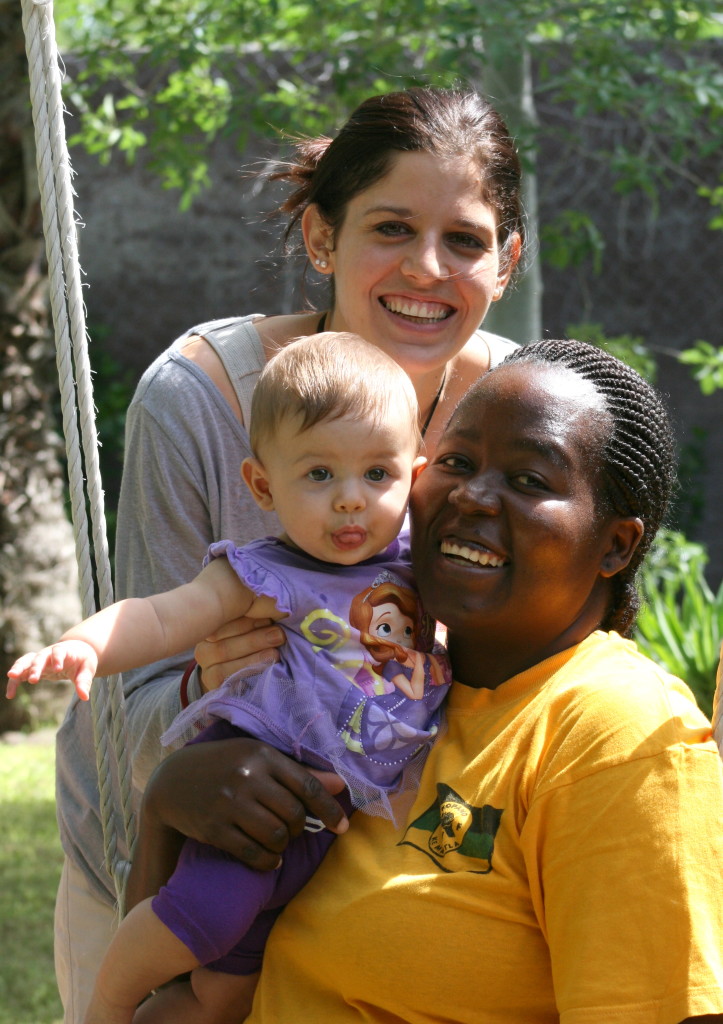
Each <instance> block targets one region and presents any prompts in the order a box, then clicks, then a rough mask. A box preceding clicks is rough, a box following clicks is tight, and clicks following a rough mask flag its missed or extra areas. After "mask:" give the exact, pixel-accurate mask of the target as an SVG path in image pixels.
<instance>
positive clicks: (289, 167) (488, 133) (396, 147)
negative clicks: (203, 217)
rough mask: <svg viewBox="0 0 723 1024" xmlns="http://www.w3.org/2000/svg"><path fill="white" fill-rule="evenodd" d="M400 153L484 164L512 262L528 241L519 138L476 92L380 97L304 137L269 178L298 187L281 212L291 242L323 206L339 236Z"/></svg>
mask: <svg viewBox="0 0 723 1024" xmlns="http://www.w3.org/2000/svg"><path fill="white" fill-rule="evenodd" d="M398 153H432V154H436V155H438V156H441V157H449V156H458V155H460V154H464V155H466V156H470V157H471V158H472V159H474V160H475V161H476V162H477V165H478V167H479V170H480V185H481V189H482V196H483V198H484V200H485V202H487V203H489V204H490V206H492V207H493V209H494V210H495V211H496V213H497V222H498V226H497V241H498V245H499V248H500V256H501V260H502V262H503V265H504V261H505V258H506V257H508V256H509V254H510V251H511V249H512V242H513V238H514V235H515V234H517V235H519V237H520V240H521V242H523V241H524V235H525V232H524V224H523V213H522V204H521V196H520V187H521V170H520V161H519V158H518V155H517V149H516V147H515V143H514V140H513V139H512V137H511V135H510V133H509V131H508V129H507V125H506V124H505V122H504V120H503V119H502V117H501V116H500V115H499V114H498V113H497V111H496V110H495V109H494V108H493V107H492V106H491V104H490V103H489V102H488V101H487V100H486V99H484V98H483V97H482V96H480V95H478V94H477V93H476V92H473V91H457V90H455V89H433V88H412V89H406V90H404V91H403V92H392V93H385V94H383V95H380V96H372V97H371V98H369V99H367V100H365V101H364V102H363V103H361V104H360V105H359V106H358V107H357V108H356V110H354V111H353V113H352V114H351V115H350V117H349V119H348V120H347V121H346V123H345V124H344V125H343V126H342V128H341V129H340V130H339V132H338V133H337V135H336V136H335V137H334V138H333V139H331V138H327V137H320V138H315V139H312V138H302V139H297V140H296V145H295V158H294V159H291V160H290V161H288V162H286V163H279V164H277V165H275V167H274V169H273V171H272V173H270V174H269V175H268V176H269V178H270V179H271V180H272V181H286V182H287V183H289V184H291V185H293V186H294V188H293V191H292V192H291V194H290V195H289V196H288V198H287V199H286V201H285V202H284V203H283V204H282V205H281V206H280V208H279V211H280V212H283V213H285V214H289V215H290V219H289V223H288V226H287V229H286V234H285V238H286V241H287V243H288V241H289V238H290V236H291V234H292V233H293V231H294V229H295V228H296V226H297V225H298V223H299V221H300V219H301V217H302V215H303V213H304V210H306V208H307V207H308V206H309V205H311V204H312V203H314V204H316V205H317V206H318V208H319V211H320V212H321V214H322V216H323V217H324V219H325V220H326V222H327V223H328V224H330V225H331V227H332V228H333V229H334V231H335V232H336V231H338V230H339V228H340V227H341V226H342V224H343V222H344V217H345V214H346V210H347V206H348V204H349V201H350V200H351V199H353V198H354V197H355V196H357V195H359V193H361V192H363V191H364V190H365V189H367V188H369V187H370V186H371V185H373V184H375V183H376V182H377V181H379V180H380V179H381V178H383V177H384V175H385V174H386V173H387V171H388V170H389V167H390V164H391V162H392V160H393V158H394V157H395V156H396V154H398Z"/></svg>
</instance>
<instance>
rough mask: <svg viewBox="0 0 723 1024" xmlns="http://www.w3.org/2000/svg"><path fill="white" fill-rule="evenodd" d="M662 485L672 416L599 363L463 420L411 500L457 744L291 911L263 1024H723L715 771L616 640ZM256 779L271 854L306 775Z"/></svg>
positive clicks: (485, 386) (263, 997)
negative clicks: (446, 659)
mask: <svg viewBox="0 0 723 1024" xmlns="http://www.w3.org/2000/svg"><path fill="white" fill-rule="evenodd" d="M672 479H673V441H672V435H671V431H670V426H669V423H668V418H667V415H666V412H665V409H664V407H663V405H662V403H661V402H660V399H659V398H658V396H657V394H656V393H655V391H654V390H653V389H652V387H650V385H648V384H647V383H646V382H644V381H643V380H642V379H641V378H640V377H639V376H638V375H637V374H636V373H635V372H634V371H633V370H631V369H630V368H628V367H626V366H624V365H623V364H622V363H620V362H619V361H618V360H616V359H614V358H613V357H612V356H609V355H607V354H606V353H603V352H601V351H600V350H598V349H595V348H593V347H591V346H588V345H585V344H582V343H579V342H541V343H538V344H536V345H531V346H527V347H526V348H525V349H522V350H520V351H518V352H516V353H515V354H514V355H513V356H511V357H509V358H508V359H507V360H506V361H505V362H504V363H503V364H502V365H501V366H500V367H498V368H497V369H495V370H493V371H491V372H490V373H488V374H487V375H485V376H484V377H483V378H481V379H480V381H479V382H478V383H477V384H476V385H475V386H474V387H473V389H472V390H471V391H470V392H469V393H468V394H467V396H466V397H465V398H464V399H463V401H462V403H461V404H460V406H459V408H458V410H457V412H456V413H455V414H454V416H453V417H452V420H451V422H450V424H449V425H448V427H447V429H446V431H445V433H444V435H443V437H442V439H441V441H440V444H439V446H438V449H437V451H436V453H435V456H434V458H433V460H432V462H431V464H430V465H429V466H428V467H427V468H426V469H425V470H424V472H423V473H422V474H421V475H420V477H419V478H418V481H417V483H416V484H415V487H414V490H413V494H412V518H413V541H412V554H413V559H414V565H415V571H416V575H417V580H418V584H419V588H420V591H421V593H422V597H423V600H424V602H425V604H426V606H427V607H428V609H429V611H430V613H431V614H432V615H434V616H435V617H436V618H437V619H438V620H439V621H441V622H443V623H444V624H445V625H446V626H447V628H448V645H449V653H450V657H451V659H452V664H453V667H454V672H455V684H454V685H453V687H452V692H451V695H450V698H449V702H448V706H447V730H446V732H445V733H444V734H443V735H442V736H441V738H440V739H439V740H438V741H437V743H436V744H435V746H434V747H433V749H432V752H431V754H430V756H429V758H428V761H427V763H426V765H425V768H424V772H423V775H422V779H421V783H420V787H419V790H418V792H417V793H416V794H413V795H412V796H411V798H409V800H408V806H406V807H404V808H400V809H399V810H400V813H399V815H398V818H399V820H400V821H401V822H402V823H401V824H400V825H399V826H398V827H395V826H394V825H393V824H392V823H391V822H388V821H383V820H381V819H374V818H372V817H369V816H366V815H357V816H356V817H355V818H354V820H353V823H352V827H351V829H350V831H349V833H348V834H347V835H343V836H342V837H341V838H340V839H339V840H338V841H337V842H336V843H335V844H334V847H333V849H332V852H331V854H330V855H329V857H328V858H327V860H326V861H325V862H324V864H323V865H322V868H321V869H320V870H319V872H318V873H317V874H316V875H315V877H314V878H313V879H312V881H311V882H310V883H309V885H308V886H307V887H306V888H305V889H304V890H303V891H302V892H301V893H300V894H299V895H298V896H297V897H296V898H295V899H294V900H293V901H292V903H291V904H290V905H289V907H288V908H287V909H286V910H285V912H284V913H283V915H282V916H281V918H280V919H279V921H278V922H277V924H276V926H275V928H274V930H273V932H272V935H271V939H270V942H269V945H268V947H267V951H266V955H265V959H264V967H263V970H262V974H261V981H260V984H259V988H258V990H257V994H256V999H255V1002H254V1007H253V1010H252V1013H251V1016H250V1017H249V1018H248V1020H249V1022H252V1024H282V1022H283V1024H286V1022H288V1024H291V1022H294V1024H305V1022H309V1024H311V1022H314V1024H318V1022H320V1021H324V1022H326V1021H329V1022H333V1024H345V1022H349V1024H352V1022H369V1024H391V1022H402V1021H403V1022H409V1024H422V1022H423V1024H442V1022H445V1024H449V1022H454V1024H498V1022H499V1024H502V1022H504V1024H553V1022H558V1021H560V1022H562V1024H597V1022H599V1024H603V1022H604V1024H609V1022H612V1021H615V1022H616V1024H617V1022H626V1024H627V1022H629V1024H652V1022H655V1024H680V1022H688V1021H692V1020H699V1021H723V891H722V890H723V887H722V886H721V878H722V877H723V835H722V834H721V827H720V825H721V817H722V815H721V812H722V811H723V771H722V766H721V761H720V759H719V757H718V753H717V750H716V747H715V744H714V743H713V742H712V740H711V729H710V724H709V723H708V722H707V720H706V719H705V717H704V716H703V715H702V713H701V712H700V711H699V710H698V709H697V707H696V705H695V701H694V698H693V696H692V694H691V692H690V691H689V690H688V688H687V687H686V686H685V685H684V683H682V682H680V681H679V680H677V679H674V678H672V677H669V676H667V675H666V674H665V673H664V672H663V671H662V670H661V669H659V668H658V667H657V666H656V665H654V664H653V663H652V662H650V661H649V660H648V659H647V658H645V657H643V656H642V655H641V654H640V653H639V652H638V651H637V649H636V647H635V645H634V644H633V643H632V641H630V640H627V639H625V636H626V635H628V634H629V633H630V630H631V628H632V626H633V623H634V619H635V611H636V606H637V595H636V590H635V576H636V573H637V570H638V568H639V566H640V563H641V561H642V558H643V557H644V554H645V552H646V551H647V549H648V548H649V546H650V543H651V541H652V540H653V537H654V536H655V532H656V530H657V529H658V527H659V525H660V523H661V521H662V519H663V517H664V515H665V511H666V507H667V503H668V499H669V495H670V490H671V485H672ZM173 756H174V757H176V756H178V755H173ZM181 756H182V755H181ZM262 757H266V755H265V754H264V755H257V756H256V759H255V760H253V759H252V760H251V761H250V762H248V763H247V764H246V766H245V768H244V772H245V778H246V779H248V778H249V774H250V776H251V782H252V785H251V788H252V789H254V792H255V797H254V800H253V801H251V810H250V811H248V809H247V808H248V805H245V809H244V812H243V813H244V815H245V816H244V817H239V818H237V820H240V821H242V822H243V827H244V828H245V829H246V830H248V831H249V832H250V833H251V834H252V835H254V836H255V838H256V840H260V841H262V845H265V846H266V847H267V849H270V850H272V851H273V850H275V849H276V847H277V846H278V845H281V844H282V842H283V837H282V838H281V839H280V838H279V833H284V832H287V831H292V832H293V831H294V830H295V829H297V828H298V825H297V824H296V821H295V817H296V816H298V813H299V806H301V805H299V806H296V807H293V805H295V804H298V801H297V799H296V798H295V797H294V795H293V794H291V793H287V794H286V797H285V798H284V799H283V800H282V799H281V797H280V795H279V794H280V792H281V791H283V792H286V789H285V785H286V783H287V782H288V780H289V778H290V777H291V775H293V776H294V781H293V782H292V783H291V785H292V788H293V789H295V791H296V793H297V794H298V793H300V788H299V787H300V785H301V783H300V778H301V776H300V775H295V774H294V773H295V769H293V768H288V767H287V766H283V765H282V764H281V762H277V761H273V764H272V769H271V771H270V772H267V773H266V774H264V772H262V771H260V769H259V763H260V760H261V758H262ZM195 763H196V762H194V764H195ZM269 763H271V762H269ZM176 770H178V768H176ZM236 771H237V772H238V761H237V766H236ZM163 774H164V769H163V768H162V769H161V770H160V772H159V773H158V775H157V776H156V778H155V779H154V780H153V782H152V784H151V786H150V788H149V791H148V796H147V802H146V810H147V815H146V817H145V826H146V827H147V828H148V829H149V831H148V832H147V836H146V840H145V841H144V845H146V846H147V841H148V839H149V838H150V839H153V838H154V837H155V838H158V837H160V838H163V836H164V835H165V834H166V831H167V830H166V829H165V826H164V825H163V824H162V822H163V819H164V816H165V814H166V810H165V808H164V807H163V806H162V805H164V804H166V803H168V794H167V793H165V795H164V789H166V790H167V786H165V784H164V783H163V778H162V777H163ZM280 782H281V783H283V785H281V786H280ZM238 793H239V790H238V789H237V790H236V791H234V790H233V789H232V790H230V791H229V793H227V795H226V800H227V802H228V803H229V804H230V803H231V802H233V801H234V800H235V799H236V797H237V796H238ZM244 800H246V797H244ZM314 800H316V801H317V803H316V806H317V807H318V806H319V804H318V800H319V798H318V797H315V798H314ZM176 802H177V798H176ZM308 802H309V801H308V800H307V803H308ZM234 813H240V812H238V811H234ZM337 817H338V815H337ZM330 821H331V818H330Z"/></svg>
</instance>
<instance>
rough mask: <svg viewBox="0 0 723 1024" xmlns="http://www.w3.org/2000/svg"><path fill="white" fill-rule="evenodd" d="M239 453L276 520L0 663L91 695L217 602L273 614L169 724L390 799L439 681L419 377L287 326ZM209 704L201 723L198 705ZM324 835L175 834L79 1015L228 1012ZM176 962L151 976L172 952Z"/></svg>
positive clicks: (200, 631) (427, 725) (164, 646)
mask: <svg viewBox="0 0 723 1024" xmlns="http://www.w3.org/2000/svg"><path fill="white" fill-rule="evenodd" d="M250 440H251V448H252V451H253V452H254V457H253V458H250V459H246V460H245V461H244V463H243V465H242V468H241V472H242V475H243V479H244V480H245V482H246V484H247V485H248V487H249V489H250V490H251V493H252V494H253V496H254V498H255V500H256V502H257V503H258V504H259V506H260V507H261V508H262V509H265V510H275V511H276V513H277V515H278V518H279V520H280V522H281V525H282V528H283V530H284V532H283V534H282V535H281V536H280V537H279V538H266V539H264V540H259V541H255V542H253V543H251V544H248V545H246V546H245V547H243V548H237V547H235V546H234V544H233V543H232V542H231V541H228V540H226V541H220V542H218V543H215V544H213V545H212V546H211V548H210V551H209V554H208V556H207V558H206V560H205V564H204V568H203V569H202V571H201V572H200V573H199V575H198V576H197V577H196V578H195V579H194V580H192V581H191V582H190V583H187V584H185V585H184V586H181V587H177V588H176V589H175V590H172V591H169V592H167V593H164V594H156V595H153V596H151V597H148V598H137V599H136V598H131V599H128V600H125V601H120V602H118V603H117V604H114V605H112V606H110V607H108V608H105V609H103V611H101V612H99V613H97V614H96V615H93V616H92V617H91V618H89V619H87V620H85V622H82V623H81V624H80V625H78V626H75V627H73V628H72V629H70V630H68V631H67V632H66V633H65V635H64V636H63V637H62V639H61V640H60V641H59V642H58V643H57V644H54V645H53V646H51V647H48V648H45V649H44V650H42V651H40V652H39V653H37V654H27V655H25V656H23V657H22V658H20V659H19V660H18V661H17V662H16V663H15V665H14V666H13V667H12V669H11V670H10V672H9V673H8V675H9V678H10V682H9V684H8V696H10V697H12V696H14V695H15V692H16V690H17V687H18V685H19V683H21V682H23V681H25V682H29V683H37V682H38V681H39V680H40V679H41V678H49V679H59V678H69V679H71V680H72V681H73V683H74V684H75V688H76V691H77V693H78V695H79V696H80V697H81V698H83V699H87V698H88V694H89V690H90V686H91V683H92V681H93V678H94V677H95V676H96V675H102V676H105V675H111V674H113V673H116V672H124V671H127V670H128V669H131V668H135V667H137V666H140V665H144V664H147V663H150V662H153V661H157V660H160V659H161V658H165V657H167V656H169V655H171V654H173V653H177V652H179V651H183V650H186V649H187V648H188V647H189V646H191V645H193V644H195V643H197V642H199V641H200V640H202V639H204V638H205V637H206V636H208V635H210V634H211V633H213V632H214V631H215V630H217V629H219V628H220V627H221V626H222V625H223V624H225V623H226V622H228V621H230V620H233V619H236V618H239V617H241V616H249V617H251V618H270V619H274V620H277V621H283V624H284V628H285V630H286V633H287V637H288V640H287V643H286V645H285V646H284V648H283V649H282V650H281V660H280V661H279V663H278V664H274V665H270V666H266V667H259V668H258V669H257V670H248V671H246V672H242V673H237V674H236V675H235V676H232V677H231V678H230V679H228V680H227V681H226V682H225V683H224V684H223V686H222V687H221V688H220V689H218V690H213V691H211V692H209V693H207V694H206V695H205V696H204V697H203V698H202V699H201V700H200V701H197V702H196V703H195V704H193V705H191V706H190V707H189V708H187V709H186V710H185V711H184V712H182V713H181V715H180V716H179V718H178V719H177V720H176V722H175V723H174V725H173V726H172V727H171V729H170V730H169V732H168V734H167V735H166V737H164V742H170V740H171V739H172V738H173V737H174V736H177V735H179V734H180V733H182V732H184V731H185V730H186V729H187V728H188V726H189V725H190V724H191V723H193V722H195V723H197V724H200V725H205V726H206V728H205V729H204V731H203V732H201V733H200V734H199V737H198V738H197V740H196V741H204V740H206V739H217V738H220V737H229V736H239V735H252V736H254V737H256V738H258V739H262V740H264V741H266V742H268V743H271V744H273V745H274V746H276V747H278V749H280V750H282V751H284V752H285V753H288V754H293V755H294V756H295V757H296V758H297V759H298V760H300V761H302V762H303V763H305V764H308V765H310V766H312V767H316V768H321V769H327V770H329V769H330V770H333V771H335V772H337V773H338V774H339V775H341V776H342V778H343V779H344V782H345V783H346V787H347V788H346V790H345V791H344V793H343V794H342V796H341V797H340V798H339V799H340V802H341V803H342V805H343V806H344V808H345V810H347V811H351V809H352V808H353V807H362V808H364V810H365V811H366V812H367V813H374V814H382V815H388V816H391V808H390V805H389V802H388V794H390V793H392V792H396V791H399V790H401V789H404V788H408V787H409V786H411V785H412V784H413V783H414V781H415V780H416V778H417V777H418V774H419V771H420V769H421V762H422V760H423V758H424V756H425V755H426V752H427V750H428V748H429V746H430V744H431V743H432V740H433V738H434V736H435V734H436V732H437V730H438V728H439V722H440V717H441V704H442V701H443V699H444V697H445V695H446V692H447V689H448V686H449V683H450V681H451V677H450V671H449V666H448V662H447V659H446V655H445V652H444V650H443V649H442V648H440V647H439V645H436V644H435V643H434V629H433V623H432V622H431V620H430V619H429V618H428V616H426V614H425V613H424V611H423V609H422V608H421V607H420V604H419V600H418V598H417V595H416V590H415V588H414V584H413V581H412V578H411V573H410V568H409V558H408V554H407V551H406V545H403V544H401V543H400V541H399V539H397V536H398V534H399V533H400V530H401V529H402V526H403V523H404V519H405V515H406V510H407V501H408V497H409V491H410V488H411V485H412V482H413V480H414V478H415V477H416V475H417V474H418V473H419V472H420V470H421V469H422V468H423V466H424V464H425V460H424V459H423V458H421V457H419V455H418V452H419V446H420V434H419V426H418V408H417V402H416V396H415V393H414V389H413V387H412V385H411V382H410V381H409V378H408V377H407V375H406V374H405V373H404V371H403V370H402V369H401V368H400V367H399V366H398V365H397V364H396V363H395V362H394V361H393V360H392V359H391V358H390V357H389V356H387V355H386V354H385V353H383V352H381V351H380V350H379V349H377V348H375V347H374V346H372V345H370V344H368V343H367V342H365V341H363V340H362V339H361V338H359V337H357V336H355V335H350V334H334V333H325V334H319V335H314V336H312V337H309V338H305V339H303V340H300V341H297V342H293V343H292V344H290V345H288V346H286V347H285V348H283V349H282V350H281V351H280V352H279V353H278V354H277V355H275V356H274V358H273V359H271V361H270V362H269V363H268V364H267V366H266V367H265V369H264V371H263V373H262V374H261V377H260V378H259V382H258V384H257V386H256V389H255V391H254V398H253V405H252V411H251V427H250ZM208 723H211V724H208ZM333 839H334V835H333V834H332V833H330V832H329V831H328V830H326V829H324V828H323V827H321V825H320V823H319V824H317V825H314V823H310V824H309V825H308V826H307V830H306V831H305V832H304V833H303V835H302V836H300V837H299V838H298V839H296V840H294V841H293V842H292V844H291V845H290V846H289V847H288V849H287V851H286V852H285V854H284V860H283V863H282V865H281V866H280V867H279V868H278V869H277V870H276V871H274V872H268V873H264V874H262V873H259V872H254V871H252V870H250V869H248V868H246V867H245V866H244V865H243V864H242V863H241V862H240V861H237V860H235V859H234V858H232V857H229V856H228V855H227V854H225V853H223V852H221V851H219V850H217V849H215V848H214V847H210V846H206V845H203V844H200V843H197V842H195V841H193V840H186V842H185V844H184V847H183V850H182V853H181V856H180V859H179V862H178V865H177V867H176V869H175V871H174V873H173V875H172V877H171V878H170V880H169V881H168V883H167V885H166V886H164V887H163V888H162V889H161V891H160V893H158V894H157V895H156V896H154V897H152V898H150V899H147V900H144V901H143V902H141V903H139V904H138V905H137V906H136V907H134V909H133V910H132V911H131V913H130V914H129V915H128V917H126V918H125V920H124V921H123V922H122V924H121V925H120V927H119V929H118V932H117V934H116V936H115V937H114V939H113V941H112V943H111V946H110V948H109V950H108V953H107V954H106V957H105V959H104V961H103V964H102V965H101V969H100V971H99V974H98V979H97V982H96V986H95V991H94V994H93V998H92V1000H91V1004H90V1008H89V1010H88V1014H87V1016H86V1024H101V1022H103V1024H129V1022H130V1021H131V1020H136V1021H141V1020H142V1021H144V1022H147V1021H148V1022H150V1021H153V1020H156V1019H158V1020H160V1019H161V1018H162V1019H166V1017H165V1016H163V1017H162V1015H163V1014H164V1013H167V1012H169V1011H172V1013H173V1019H174V1021H178V1022H179V1024H182V1022H184V1021H189V1022H190V1021H191V1020H198V1019H203V1021H204V1022H205V1024H217V1022H218V1024H228V1022H229V1021H236V1020H243V1019H244V1017H245V1016H246V1013H247V1012H248V1010H249V1008H250V1003H251V998H252V995H253V990H254V987H255V984H256V979H257V976H258V971H259V969H260V962H261V957H262V953H263V947H264V944H265V941H266V938H267V936H268V933H269V931H270V929H271V926H272V924H273V922H274V920H275V918H276V917H277V916H278V914H279V913H280V912H281V909H283V906H284V905H285V904H286V903H287V902H288V901H289V899H291V897H292V896H293V895H294V893H295V892H296V891H298V889H299V888H301V886H303V885H304V883H305V882H306V881H307V880H308V878H309V877H310V876H311V875H312V874H313V872H314V870H315V869H316V867H317V866H318V864H319V863H320V861H321V859H322V858H323V856H324V855H325V853H326V851H327V850H328V848H329V846H330V844H331V842H332V841H333ZM188 971H190V972H191V975H190V981H178V982H176V983H175V984H173V985H170V986H167V987H166V988H163V989H161V990H160V991H159V992H158V993H157V994H155V995H154V996H153V998H152V999H150V1000H148V1001H147V1002H146V1003H145V1004H144V1005H143V1007H142V1009H141V1010H139V1011H138V1013H137V1014H136V1015H135V1017H134V1014H135V1011H136V1007H137V1006H138V1005H139V1003H141V1001H142V1000H143V999H145V997H146V996H147V995H148V994H149V993H151V992H152V991H153V990H155V989H157V988H158V987H159V986H161V985H163V984H164V983H166V982H168V981H170V980H171V979H174V978H176V977H177V976H178V975H180V974H183V973H184V972H188Z"/></svg>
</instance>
